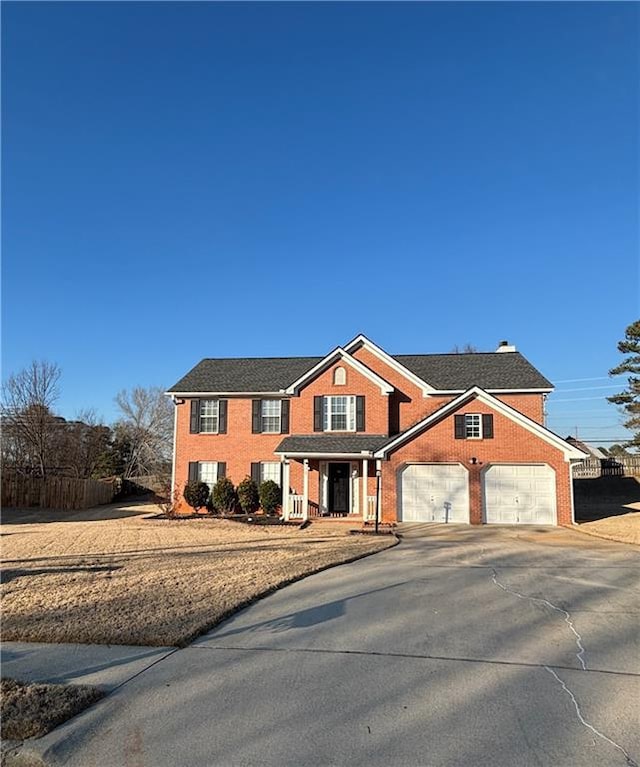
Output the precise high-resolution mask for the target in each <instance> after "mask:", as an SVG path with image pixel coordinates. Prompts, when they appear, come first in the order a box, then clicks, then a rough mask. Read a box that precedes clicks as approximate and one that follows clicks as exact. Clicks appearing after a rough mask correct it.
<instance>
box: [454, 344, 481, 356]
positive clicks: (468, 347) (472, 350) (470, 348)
mask: <svg viewBox="0 0 640 767" xmlns="http://www.w3.org/2000/svg"><path fill="white" fill-rule="evenodd" d="M477 352H478V348H477V347H476V346H474V345H473V344H470V343H469V342H468V341H467V343H466V344H465V345H464V346H463V347H462V348H461V347H460V346H458V344H456V345H455V346H454V347H453V349H452V350H451V354H477Z"/></svg>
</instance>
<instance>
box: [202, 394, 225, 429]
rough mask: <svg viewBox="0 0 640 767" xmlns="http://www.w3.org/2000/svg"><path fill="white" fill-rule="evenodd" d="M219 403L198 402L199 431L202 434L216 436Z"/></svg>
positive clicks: (211, 400)
mask: <svg viewBox="0 0 640 767" xmlns="http://www.w3.org/2000/svg"><path fill="white" fill-rule="evenodd" d="M219 412H220V401H219V400H217V399H201V400H200V431H201V432H202V433H203V434H216V433H217V432H218V415H219Z"/></svg>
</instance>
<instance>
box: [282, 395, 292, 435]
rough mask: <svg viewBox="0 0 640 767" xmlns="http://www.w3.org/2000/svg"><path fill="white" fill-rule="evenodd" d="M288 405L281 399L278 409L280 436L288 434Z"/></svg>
mask: <svg viewBox="0 0 640 767" xmlns="http://www.w3.org/2000/svg"><path fill="white" fill-rule="evenodd" d="M289 405H290V402H289V400H288V399H283V400H282V404H281V405H280V407H281V408H282V409H281V410H280V434H288V433H289Z"/></svg>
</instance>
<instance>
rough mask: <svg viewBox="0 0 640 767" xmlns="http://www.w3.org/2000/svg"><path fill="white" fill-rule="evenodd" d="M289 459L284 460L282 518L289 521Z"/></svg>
mask: <svg viewBox="0 0 640 767" xmlns="http://www.w3.org/2000/svg"><path fill="white" fill-rule="evenodd" d="M289 472H290V469H289V461H287V460H286V459H285V460H284V461H283V462H282V518H283V519H284V520H285V521H287V520H288V519H289V508H290V499H289V484H290V480H289Z"/></svg>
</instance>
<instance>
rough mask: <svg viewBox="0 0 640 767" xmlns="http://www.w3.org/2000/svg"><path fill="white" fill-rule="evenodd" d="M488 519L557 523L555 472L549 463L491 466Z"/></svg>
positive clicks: (486, 498) (487, 477)
mask: <svg viewBox="0 0 640 767" xmlns="http://www.w3.org/2000/svg"><path fill="white" fill-rule="evenodd" d="M484 514H485V522H489V523H493V524H499V525H518V524H520V525H555V524H556V475H555V472H554V470H553V469H552V468H551V467H550V466H546V465H535V464H509V465H496V466H490V467H489V468H488V469H487V471H486V473H485V476H484Z"/></svg>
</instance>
